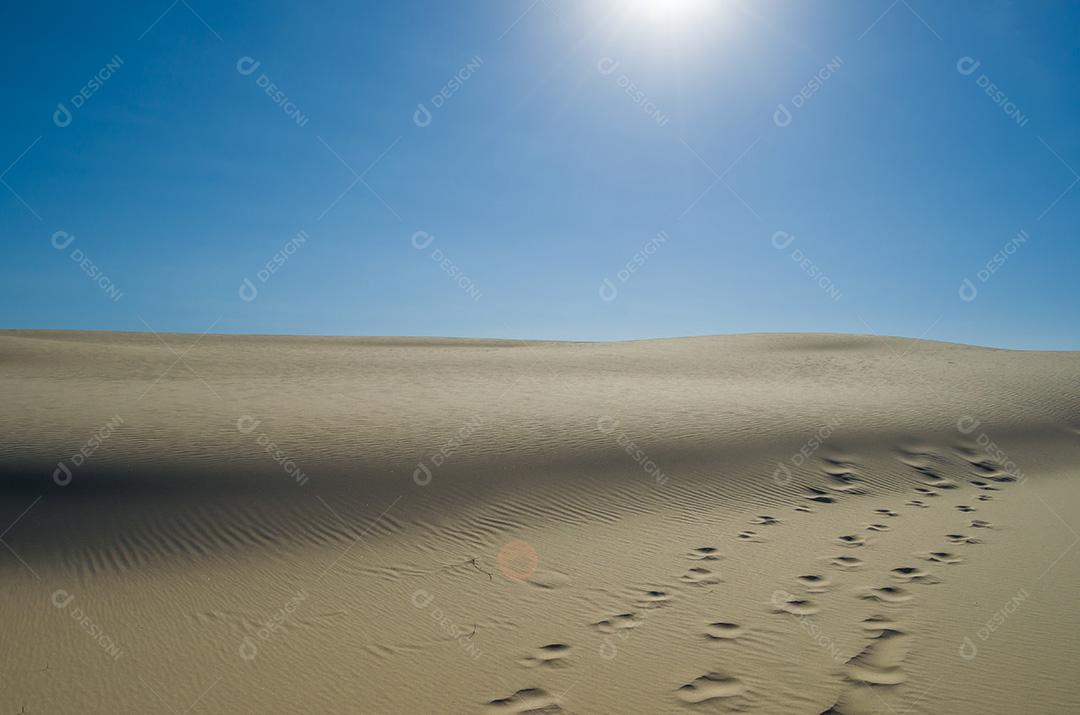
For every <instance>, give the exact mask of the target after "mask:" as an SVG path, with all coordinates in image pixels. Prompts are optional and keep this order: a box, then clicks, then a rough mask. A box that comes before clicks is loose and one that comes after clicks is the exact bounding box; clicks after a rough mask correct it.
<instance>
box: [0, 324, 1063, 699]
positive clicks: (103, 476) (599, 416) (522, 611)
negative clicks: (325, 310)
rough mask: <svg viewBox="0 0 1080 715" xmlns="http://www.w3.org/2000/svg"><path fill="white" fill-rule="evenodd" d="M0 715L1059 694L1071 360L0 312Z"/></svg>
mask: <svg viewBox="0 0 1080 715" xmlns="http://www.w3.org/2000/svg"><path fill="white" fill-rule="evenodd" d="M0 389H2V394H3V395H4V400H3V403H2V407H0V532H2V533H0V572H2V578H0V594H2V598H0V622H2V623H3V624H4V631H5V632H4V638H3V639H2V641H0V679H2V681H0V682H2V685H0V693H3V695H2V696H0V711H2V712H12V713H20V712H23V713H28V714H29V713H58V712H84V713H118V712H120V713H127V712H132V713H135V712H170V711H171V712H176V713H187V712H190V713H200V712H202V713H279V712H280V713H296V712H328V713H331V712H332V713H339V712H340V713H355V712H363V713H419V712H423V713H435V712H447V713H470V712H476V713H486V712H490V713H530V712H531V713H560V712H563V713H639V712H640V713H688V712H708V713H714V712H716V713H723V712H760V713H784V714H788V713H811V714H819V713H897V714H899V713H986V712H1009V713H1013V712H1024V713H1062V712H1075V711H1080V686H1078V685H1077V684H1076V678H1075V674H1076V672H1077V670H1078V669H1080V614H1078V613H1077V611H1076V609H1075V608H1073V607H1072V604H1073V601H1074V600H1075V594H1076V593H1077V591H1078V587H1080V555H1078V554H1080V549H1077V548H1074V547H1076V546H1077V542H1078V541H1080V536H1078V531H1080V518H1078V517H1077V514H1080V487H1078V477H1080V354H1078V353H1064V352H1061V353H1037V352H1016V351H1004V350H991V349H984V348H976V347H969V346H961V345H952V344H944V343H933V342H923V341H914V340H906V339H898V338H877V337H861V336H847V335H744V336H727V337H706V338H686V339H678V340H655V341H642V342H631V343H548V342H515V341H484V340H457V339H408V338H306V337H305V338H300V337H260V336H216V335H206V336H202V337H200V336H198V335H162V336H154V335H143V334H124V333H83V332H30V331H16V332H12V331H7V332H0Z"/></svg>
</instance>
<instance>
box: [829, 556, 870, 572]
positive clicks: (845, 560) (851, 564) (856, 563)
mask: <svg viewBox="0 0 1080 715" xmlns="http://www.w3.org/2000/svg"><path fill="white" fill-rule="evenodd" d="M829 564H830V565H832V566H836V567H837V568H841V569H844V570H845V571H852V570H854V569H857V568H859V567H860V566H862V565H863V562H862V559H859V558H856V557H854V556H833V557H832V558H831V559H829Z"/></svg>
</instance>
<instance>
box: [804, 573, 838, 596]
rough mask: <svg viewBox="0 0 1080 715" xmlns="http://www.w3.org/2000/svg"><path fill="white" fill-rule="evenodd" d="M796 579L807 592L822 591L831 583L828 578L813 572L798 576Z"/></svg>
mask: <svg viewBox="0 0 1080 715" xmlns="http://www.w3.org/2000/svg"><path fill="white" fill-rule="evenodd" d="M796 580H797V581H798V582H799V583H800V584H802V586H803V588H805V589H806V590H807V592H809V593H824V592H825V591H827V590H828V588H829V586H831V585H832V582H831V581H829V579H827V578H825V577H824V576H817V575H815V574H809V575H806V576H799V577H798V578H797V579H796Z"/></svg>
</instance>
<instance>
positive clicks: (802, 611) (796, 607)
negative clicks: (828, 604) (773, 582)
mask: <svg viewBox="0 0 1080 715" xmlns="http://www.w3.org/2000/svg"><path fill="white" fill-rule="evenodd" d="M772 603H773V613H790V614H791V615H793V616H812V615H814V614H815V613H817V612H818V611H820V610H821V609H820V608H818V607H817V604H816V603H814V602H813V601H811V600H809V599H806V598H799V597H798V596H793V595H792V594H790V593H788V592H786V591H776V592H775V593H773V596H772Z"/></svg>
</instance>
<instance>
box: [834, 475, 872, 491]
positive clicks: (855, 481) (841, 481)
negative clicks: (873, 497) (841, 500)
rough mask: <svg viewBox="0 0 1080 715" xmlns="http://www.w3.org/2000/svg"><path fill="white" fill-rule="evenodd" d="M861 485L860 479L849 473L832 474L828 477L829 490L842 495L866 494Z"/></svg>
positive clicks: (864, 488)
mask: <svg viewBox="0 0 1080 715" xmlns="http://www.w3.org/2000/svg"><path fill="white" fill-rule="evenodd" d="M861 484H862V479H860V478H859V477H856V476H855V475H854V474H851V473H850V472H842V473H840V474H833V475H831V476H830V477H829V488H830V489H832V490H833V491H834V492H841V493H843V494H868V493H869V492H868V491H867V489H866V487H863V486H861Z"/></svg>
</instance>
